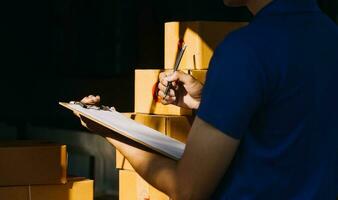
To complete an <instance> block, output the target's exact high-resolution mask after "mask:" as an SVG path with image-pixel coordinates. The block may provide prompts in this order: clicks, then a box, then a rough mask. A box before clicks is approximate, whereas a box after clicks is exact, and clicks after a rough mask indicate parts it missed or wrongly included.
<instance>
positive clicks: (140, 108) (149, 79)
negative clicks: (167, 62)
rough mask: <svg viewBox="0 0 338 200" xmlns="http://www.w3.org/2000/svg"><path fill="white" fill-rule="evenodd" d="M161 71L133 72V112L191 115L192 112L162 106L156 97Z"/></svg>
mask: <svg viewBox="0 0 338 200" xmlns="http://www.w3.org/2000/svg"><path fill="white" fill-rule="evenodd" d="M160 72H161V70H152V69H150V70H135V112H136V113H144V114H158V115H192V110H190V109H186V108H180V107H178V106H175V105H163V104H162V103H161V102H160V100H159V98H158V97H157V96H156V94H155V91H156V90H157V83H158V80H159V77H158V76H159V74H160Z"/></svg>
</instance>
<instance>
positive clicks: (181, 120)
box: [116, 114, 192, 170]
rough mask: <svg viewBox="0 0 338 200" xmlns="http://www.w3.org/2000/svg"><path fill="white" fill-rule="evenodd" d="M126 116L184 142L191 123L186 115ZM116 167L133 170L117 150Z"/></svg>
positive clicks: (190, 119)
mask: <svg viewBox="0 0 338 200" xmlns="http://www.w3.org/2000/svg"><path fill="white" fill-rule="evenodd" d="M126 116H128V117H131V118H132V119H134V120H135V121H137V122H139V123H142V124H144V125H146V126H149V127H150V128H153V129H155V130H157V131H159V132H161V133H163V134H166V135H168V136H170V137H172V138H174V139H176V140H179V141H181V142H184V143H185V142H186V139H187V137H188V133H189V130H190V127H191V124H192V118H191V117H188V116H165V115H147V114H126ZM116 168H117V169H128V170H134V169H133V167H132V166H131V165H130V163H129V162H128V161H127V160H126V159H125V157H124V156H123V155H122V154H121V153H120V152H119V151H117V150H116Z"/></svg>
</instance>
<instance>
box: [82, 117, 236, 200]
mask: <svg viewBox="0 0 338 200" xmlns="http://www.w3.org/2000/svg"><path fill="white" fill-rule="evenodd" d="M82 120H83V121H84V123H85V124H86V125H87V127H88V128H89V129H91V130H92V131H93V132H95V133H99V134H102V135H103V136H105V137H106V138H107V140H108V141H109V142H110V143H111V144H112V145H114V146H115V147H116V149H117V150H119V151H120V152H121V153H122V154H123V155H124V156H125V157H126V158H127V160H128V161H129V162H130V164H131V165H132V166H133V168H134V169H135V170H136V172H137V173H139V174H140V176H142V177H143V178H144V179H145V180H146V181H147V182H149V183H150V184H151V185H153V186H154V187H156V188H157V189H159V190H161V191H163V192H164V193H166V194H167V195H169V196H170V197H171V198H173V199H178V200H180V199H184V200H187V199H207V198H209V197H210V195H211V194H212V193H213V191H214V190H215V188H216V186H217V185H218V183H219V181H220V179H221V178H222V177H223V175H224V174H225V172H226V170H227V168H228V166H229V164H230V163H231V161H232V159H233V157H234V154H235V152H236V150H237V147H238V144H239V140H236V139H233V138H231V137H230V136H228V135H226V134H224V133H222V132H221V131H219V130H217V129H215V128H214V127H212V126H211V125H209V124H208V123H206V122H204V121H203V120H201V119H199V118H198V117H196V119H195V121H194V123H193V126H192V128H191V131H190V133H189V137H188V140H187V144H186V149H185V151H184V154H183V157H182V158H181V160H180V161H178V162H177V161H174V160H172V159H169V158H167V157H164V156H162V155H159V154H157V153H154V152H151V151H149V150H147V149H145V148H142V147H141V148H140V146H139V145H138V144H135V142H132V141H127V140H126V139H123V138H121V136H119V135H117V134H112V131H110V130H109V129H105V128H102V126H98V125H97V124H95V123H94V122H92V121H90V120H88V119H85V118H82ZM112 135H113V136H112Z"/></svg>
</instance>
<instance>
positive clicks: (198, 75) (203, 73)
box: [189, 70, 208, 84]
mask: <svg viewBox="0 0 338 200" xmlns="http://www.w3.org/2000/svg"><path fill="white" fill-rule="evenodd" d="M207 72H208V70H189V74H190V75H191V76H193V77H194V78H195V79H197V80H198V81H199V82H201V83H203V84H204V83H205V79H206V78H207Z"/></svg>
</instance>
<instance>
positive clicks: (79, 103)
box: [69, 101, 116, 112]
mask: <svg viewBox="0 0 338 200" xmlns="http://www.w3.org/2000/svg"><path fill="white" fill-rule="evenodd" d="M69 103H70V104H74V105H79V106H81V107H82V108H86V109H94V110H104V111H111V112H112V111H116V109H115V108H114V107H109V106H104V105H100V106H94V105H86V104H83V103H81V102H80V101H71V102H69Z"/></svg>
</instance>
